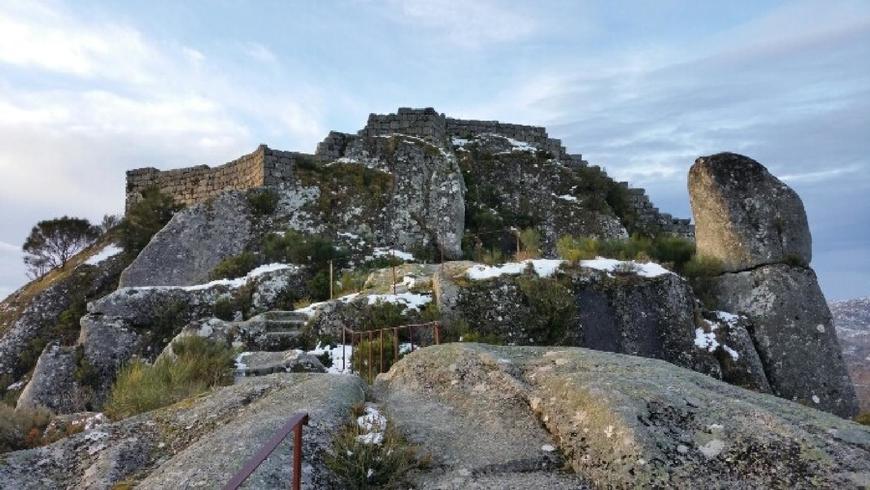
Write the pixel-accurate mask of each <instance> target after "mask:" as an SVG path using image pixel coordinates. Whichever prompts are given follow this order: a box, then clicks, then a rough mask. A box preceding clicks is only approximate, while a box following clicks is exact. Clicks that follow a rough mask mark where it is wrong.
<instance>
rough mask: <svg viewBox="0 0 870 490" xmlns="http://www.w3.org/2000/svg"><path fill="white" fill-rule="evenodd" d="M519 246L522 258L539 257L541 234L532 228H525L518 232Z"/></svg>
mask: <svg viewBox="0 0 870 490" xmlns="http://www.w3.org/2000/svg"><path fill="white" fill-rule="evenodd" d="M519 240H520V244H522V252H524V255H525V256H524V258H536V257H539V256H540V255H541V234H540V233H538V231H537V230H535V229H534V228H526V229H525V230H523V231H521V232H520V236H519Z"/></svg>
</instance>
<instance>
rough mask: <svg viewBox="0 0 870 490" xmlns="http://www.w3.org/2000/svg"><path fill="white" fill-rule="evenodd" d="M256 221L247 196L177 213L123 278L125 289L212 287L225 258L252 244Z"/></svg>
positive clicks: (235, 195)
mask: <svg viewBox="0 0 870 490" xmlns="http://www.w3.org/2000/svg"><path fill="white" fill-rule="evenodd" d="M252 221H253V216H252V213H251V209H250V206H249V204H248V201H247V199H246V198H245V195H244V194H243V193H241V192H235V191H234V192H225V193H223V194H221V195H220V196H218V197H217V198H215V199H214V200H212V201H209V202H205V203H200V204H196V205H194V206H191V207H189V208H187V209H184V210H182V211H180V212H178V213H176V214H175V216H173V217H172V219H171V220H169V223H167V224H166V226H164V227H163V229H162V230H160V231H159V232H157V234H156V235H154V237H152V238H151V241H150V242H149V243H148V245H147V246H146V247H145V248H144V249H143V250H142V251H141V252H140V253H139V256H138V257H136V260H134V261H133V263H132V264H130V266H129V267H127V268H126V269H125V270H124V272H123V273H122V274H121V280H120V286H121V287H135V286H191V285H194V284H202V283H204V282H208V280H209V273H210V272H211V271H212V269H214V267H215V266H216V265H217V264H218V263H219V262H220V261H221V259H223V258H225V257H229V256H231V255H237V254H239V253H241V252H242V251H243V250H244V249H245V246H246V245H247V244H248V241H249V240H250V239H251V231H252V227H253V223H252Z"/></svg>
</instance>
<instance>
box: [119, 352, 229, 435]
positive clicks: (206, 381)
mask: <svg viewBox="0 0 870 490" xmlns="http://www.w3.org/2000/svg"><path fill="white" fill-rule="evenodd" d="M172 350H173V352H174V353H175V359H170V358H169V357H161V358H160V359H158V360H157V362H155V363H154V364H153V365H149V364H147V363H145V362H143V361H141V360H138V359H135V360H133V361H131V362H130V363H128V364H127V365H125V366H124V367H123V368H122V369H121V371H120V372H119V373H118V377H117V379H116V380H115V383H114V384H113V385H112V390H111V393H110V395H109V399H108V401H107V403H106V406H105V407H103V409H104V411H105V412H106V414H107V415H109V416H110V417H112V418H113V419H115V420H118V419H121V418H124V417H129V416H132V415H135V414H137V413H142V412H147V411H149V410H154V409H156V408H160V407H164V406H166V405H170V404H172V403H175V402H177V401H180V400H183V399H185V398H189V397H191V396H194V395H198V394H200V393H203V392H205V391H206V390H208V389H209V388H210V387H212V386H216V385H227V384H231V383H232V382H233V367H234V365H235V363H234V356H233V354H234V352H233V351H232V349H230V348H229V347H227V346H226V345H224V344H221V343H217V342H213V341H210V340H207V339H204V338H202V337H197V336H190V337H184V338H182V339H179V340H176V341H175V342H174V343H173V344H172Z"/></svg>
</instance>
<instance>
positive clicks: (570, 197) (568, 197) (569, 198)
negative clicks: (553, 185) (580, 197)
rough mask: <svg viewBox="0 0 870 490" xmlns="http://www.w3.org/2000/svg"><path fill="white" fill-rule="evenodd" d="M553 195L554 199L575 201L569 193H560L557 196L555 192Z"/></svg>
mask: <svg viewBox="0 0 870 490" xmlns="http://www.w3.org/2000/svg"><path fill="white" fill-rule="evenodd" d="M553 196H554V197H555V198H556V199H561V200H563V201H570V202H577V198H576V197H575V196H572V195H571V194H562V195H561V196H557V195H556V193H553Z"/></svg>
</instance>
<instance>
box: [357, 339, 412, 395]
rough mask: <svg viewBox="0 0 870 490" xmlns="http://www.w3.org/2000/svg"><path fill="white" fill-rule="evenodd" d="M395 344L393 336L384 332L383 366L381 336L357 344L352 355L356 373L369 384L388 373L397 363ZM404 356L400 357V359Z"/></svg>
mask: <svg viewBox="0 0 870 490" xmlns="http://www.w3.org/2000/svg"><path fill="white" fill-rule="evenodd" d="M394 346H395V343H394V341H393V336H392V335H391V334H389V332H384V344H383V353H384V357H383V364H381V338H380V335H377V336H374V335H373V336H372V340H371V342H369V340H368V339H366V340H363V341H360V342H358V343H356V344H355V345H354V347H353V352H352V353H351V357H350V359H351V360H350V363H351V365H352V366H353V370H354V372H355V373H358V374H359V375H360V377H362V378H363V379H365V380H366V381H367V382H369V383H372V382H373V381H374V377H375V376H377V375H378V374H379V373H384V372H387V370H389V369H390V366H392V365H393V363H394V362H395V361H396V353H395V347H394ZM369 356H371V360H372V367H371V377H369ZM401 357H402V356H401V355H399V358H401Z"/></svg>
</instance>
